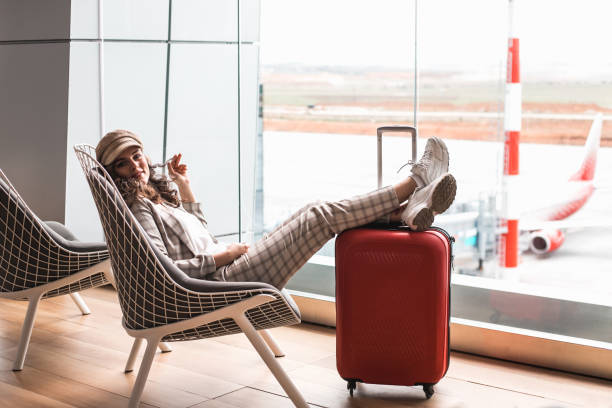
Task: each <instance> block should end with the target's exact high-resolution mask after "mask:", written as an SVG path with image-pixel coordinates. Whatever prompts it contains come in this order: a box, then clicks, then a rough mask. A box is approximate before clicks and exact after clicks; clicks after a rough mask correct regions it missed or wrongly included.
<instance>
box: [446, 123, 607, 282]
mask: <svg viewBox="0 0 612 408" xmlns="http://www.w3.org/2000/svg"><path fill="white" fill-rule="evenodd" d="M602 121H603V117H602V115H601V114H597V115H596V116H595V118H594V120H593V124H592V125H591V129H590V131H589V135H588V137H587V140H586V143H585V145H584V157H583V160H582V163H581V164H580V167H579V169H578V170H577V171H576V172H575V173H574V174H573V175H571V176H570V177H569V179H568V180H565V181H564V180H560V181H559V182H557V183H555V182H554V181H552V182H549V181H548V180H547V182H546V184H545V185H542V184H538V185H532V186H530V185H529V183H528V182H526V180H525V179H523V180H522V182H523V184H526V185H522V186H520V187H519V190H518V191H517V193H518V194H519V195H520V196H521V197H529V199H528V200H522V203H523V208H522V211H521V216H520V218H519V229H520V236H519V250H520V251H521V252H525V251H531V252H532V253H534V254H536V255H538V256H542V255H545V254H550V253H552V252H554V251H556V250H557V249H559V248H560V247H561V245H562V244H563V242H564V240H565V231H566V230H567V229H568V228H573V227H589V226H602V220H596V221H585V220H574V219H571V218H570V219H568V217H570V216H571V215H573V214H575V213H576V212H577V211H579V210H580V209H581V208H582V207H584V205H585V204H586V203H587V202H588V200H589V199H590V198H591V196H592V195H593V193H594V192H595V190H596V187H595V185H594V180H593V179H594V175H595V169H596V165H597V151H598V150H599V145H600V139H601V131H602ZM495 195H496V194H494V193H492V194H491V195H490V197H487V198H486V199H484V200H482V201H481V202H480V203H479V206H478V207H479V208H474V204H473V203H472V204H467V203H456V204H454V205H453V207H455V211H454V212H453V211H452V210H453V208H451V211H449V213H448V214H441V215H438V216H437V217H436V220H435V224H436V225H438V226H441V227H443V228H445V229H446V230H448V231H449V232H450V233H451V235H454V236H455V237H456V239H457V242H458V243H460V244H463V245H465V246H466V247H471V250H475V251H476V253H477V257H478V261H479V267H478V270H482V265H483V262H484V261H485V260H486V259H489V258H491V257H493V256H495V249H496V236H499V234H501V233H502V232H503V231H502V230H501V228H500V227H499V222H498V215H497V211H496V209H495V206H496V203H495V201H496V197H495ZM491 199H492V200H491ZM527 206H529V207H528V208H527ZM462 207H463V209H462V210H461V211H457V210H456V209H459V208H462Z"/></svg>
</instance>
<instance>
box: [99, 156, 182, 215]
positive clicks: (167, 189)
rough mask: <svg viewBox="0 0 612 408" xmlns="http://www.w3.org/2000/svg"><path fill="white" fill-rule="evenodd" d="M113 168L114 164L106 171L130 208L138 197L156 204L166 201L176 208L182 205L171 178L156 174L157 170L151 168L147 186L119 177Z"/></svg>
mask: <svg viewBox="0 0 612 408" xmlns="http://www.w3.org/2000/svg"><path fill="white" fill-rule="evenodd" d="M147 162H148V160H147ZM113 167H114V166H113V165H112V164H111V165H110V166H106V170H107V171H108V173H109V174H110V176H111V177H112V179H113V181H114V182H115V185H116V186H117V188H118V189H119V192H120V193H121V196H122V197H123V199H124V200H125V203H126V204H127V205H128V207H131V206H132V204H133V203H134V201H136V200H137V199H138V197H145V198H148V199H149V200H151V201H153V202H154V203H156V204H161V203H162V202H164V201H165V202H167V203H169V204H170V205H172V206H174V207H178V206H180V205H181V204H180V200H179V198H178V192H177V190H176V189H175V188H172V185H171V182H172V181H171V180H170V178H168V177H167V176H165V175H163V174H156V173H155V170H154V169H152V168H151V167H150V166H149V172H150V176H149V182H148V183H146V184H145V183H143V182H141V181H139V180H138V179H135V178H125V177H121V176H119V175H118V174H117V173H116V172H115V170H114V168H113Z"/></svg>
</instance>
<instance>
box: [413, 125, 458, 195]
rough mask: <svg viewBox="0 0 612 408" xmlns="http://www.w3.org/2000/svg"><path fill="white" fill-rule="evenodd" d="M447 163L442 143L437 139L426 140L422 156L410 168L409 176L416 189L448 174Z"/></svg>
mask: <svg viewBox="0 0 612 408" xmlns="http://www.w3.org/2000/svg"><path fill="white" fill-rule="evenodd" d="M448 161H449V157H448V149H447V147H446V144H445V143H444V141H443V140H442V139H440V138H437V137H432V138H429V139H427V144H426V145H425V151H424V152H423V156H421V159H420V160H419V161H418V162H417V163H415V164H414V165H413V166H412V174H411V176H412V178H413V179H414V181H415V182H416V183H417V187H425V186H427V185H428V184H430V183H431V182H432V181H434V180H435V179H437V178H438V177H440V176H441V175H442V174H445V173H448ZM409 163H410V162H409ZM410 164H411V163H410Z"/></svg>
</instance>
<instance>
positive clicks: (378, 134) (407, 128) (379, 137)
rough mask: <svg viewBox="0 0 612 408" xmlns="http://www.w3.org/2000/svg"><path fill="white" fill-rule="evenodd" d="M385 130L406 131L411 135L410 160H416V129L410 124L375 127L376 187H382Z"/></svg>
mask: <svg viewBox="0 0 612 408" xmlns="http://www.w3.org/2000/svg"><path fill="white" fill-rule="evenodd" d="M386 132H408V133H410V135H411V136H412V161H413V162H415V161H416V152H417V130H416V128H414V127H412V126H381V127H379V128H378V129H376V145H377V152H378V156H377V163H378V188H381V187H382V135H383V133H386Z"/></svg>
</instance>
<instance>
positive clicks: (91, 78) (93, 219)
mask: <svg viewBox="0 0 612 408" xmlns="http://www.w3.org/2000/svg"><path fill="white" fill-rule="evenodd" d="M98 47H99V44H98V43H96V42H73V43H71V44H70V79H69V90H68V143H67V155H66V223H65V224H66V226H67V227H68V228H70V230H71V231H72V232H73V233H74V234H75V235H76V236H77V237H78V238H79V239H81V240H84V241H102V240H103V233H102V226H101V225H100V220H99V217H98V212H97V210H96V207H95V204H94V201H93V199H92V197H91V192H90V191H89V186H88V185H87V182H86V181H85V176H84V175H83V171H82V170H81V166H80V164H79V162H78V160H77V158H76V155H75V154H74V149H73V146H74V145H75V144H82V143H87V144H90V145H93V146H95V145H96V144H97V143H98V140H99V139H100V137H99V136H100V89H99V85H98V75H99V74H98V61H99V57H98Z"/></svg>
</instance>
